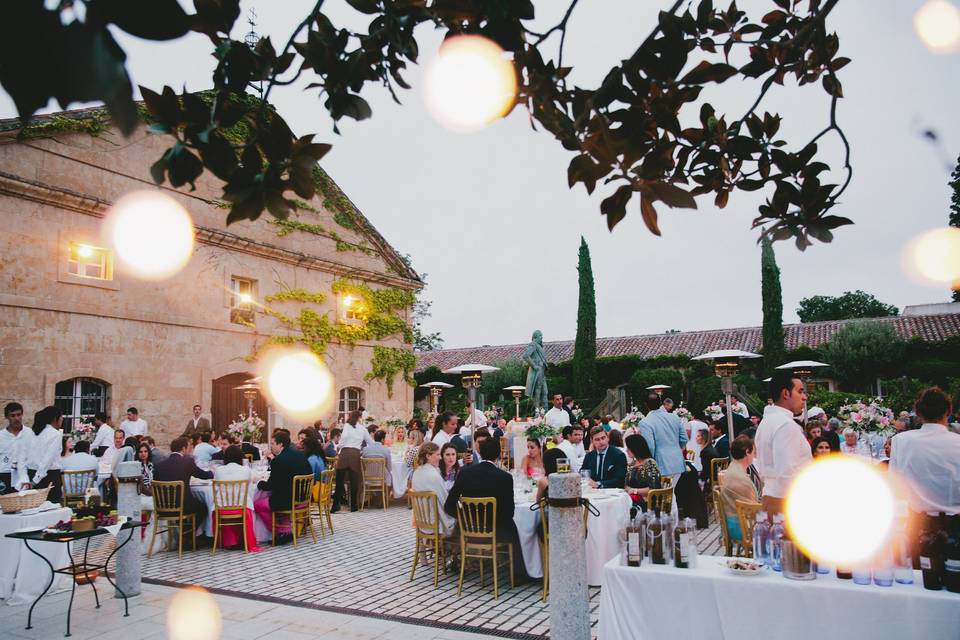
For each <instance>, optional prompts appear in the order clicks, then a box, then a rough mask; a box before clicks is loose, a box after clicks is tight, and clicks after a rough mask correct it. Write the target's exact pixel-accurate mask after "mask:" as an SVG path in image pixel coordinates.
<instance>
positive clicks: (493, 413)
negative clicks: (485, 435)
mask: <svg viewBox="0 0 960 640" xmlns="http://www.w3.org/2000/svg"><path fill="white" fill-rule="evenodd" d="M483 417H484V418H486V419H487V422H496V421H497V420H499V419H500V409H498V408H497V405H491V407H490V408H489V409H487V410H486V411H484V412H483Z"/></svg>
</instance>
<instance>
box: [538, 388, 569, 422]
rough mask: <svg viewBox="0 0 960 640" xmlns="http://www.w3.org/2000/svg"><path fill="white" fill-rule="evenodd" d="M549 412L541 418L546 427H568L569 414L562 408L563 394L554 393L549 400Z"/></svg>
mask: <svg viewBox="0 0 960 640" xmlns="http://www.w3.org/2000/svg"><path fill="white" fill-rule="evenodd" d="M550 404H552V405H553V406H552V407H550V410H549V411H547V413H546V414H545V415H544V416H543V421H544V422H545V423H546V424H547V426H548V427H553V428H554V429H563V428H564V427H569V426H570V414H569V413H567V412H566V411H565V410H564V408H563V394H560V393H555V394H553V397H552V398H550Z"/></svg>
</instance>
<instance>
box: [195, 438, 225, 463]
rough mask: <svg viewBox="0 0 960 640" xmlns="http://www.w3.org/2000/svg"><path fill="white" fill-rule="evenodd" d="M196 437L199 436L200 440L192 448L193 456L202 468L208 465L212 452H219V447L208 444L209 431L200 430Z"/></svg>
mask: <svg viewBox="0 0 960 640" xmlns="http://www.w3.org/2000/svg"><path fill="white" fill-rule="evenodd" d="M197 437H199V438H200V442H199V443H197V445H196V446H195V447H194V449H193V458H194V460H196V461H197V464H198V465H200V467H201V468H203V467H206V466H209V465H210V461H211V460H212V459H213V454H215V453H217V452H219V451H220V448H219V447H215V446H214V445H212V444H210V439H211V437H212V434H211V433H210V432H209V431H201V432H199V433H198V434H197Z"/></svg>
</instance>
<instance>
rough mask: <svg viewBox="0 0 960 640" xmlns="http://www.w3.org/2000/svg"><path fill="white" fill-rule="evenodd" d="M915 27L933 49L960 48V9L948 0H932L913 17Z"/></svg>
mask: <svg viewBox="0 0 960 640" xmlns="http://www.w3.org/2000/svg"><path fill="white" fill-rule="evenodd" d="M913 28H914V29H916V31H917V35H919V36H920V39H921V40H922V41H923V43H924V44H925V45H926V46H927V48H928V49H930V50H931V51H935V52H938V53H942V52H950V51H956V50H957V49H958V48H960V10H958V9H957V7H955V6H954V5H953V3H952V2H949V1H948V0H930V1H929V2H927V3H926V4H924V5H923V6H922V7H920V9H919V10H918V11H917V13H916V14H915V15H914V17H913Z"/></svg>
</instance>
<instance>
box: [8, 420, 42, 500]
mask: <svg viewBox="0 0 960 640" xmlns="http://www.w3.org/2000/svg"><path fill="white" fill-rule="evenodd" d="M3 416H4V417H5V418H6V419H7V427H6V429H4V430H3V431H0V493H12V492H14V491H16V490H17V489H19V488H20V487H21V486H22V485H24V484H29V483H30V478H29V477H28V475H27V452H28V451H29V450H30V444H31V442H32V440H33V438H35V437H36V436H35V435H34V433H33V431H32V430H30V429H24V428H23V405H21V404H20V403H19V402H11V403H9V404H7V405H6V406H5V407H4V408H3Z"/></svg>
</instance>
